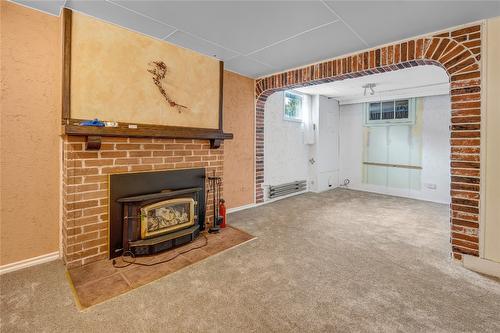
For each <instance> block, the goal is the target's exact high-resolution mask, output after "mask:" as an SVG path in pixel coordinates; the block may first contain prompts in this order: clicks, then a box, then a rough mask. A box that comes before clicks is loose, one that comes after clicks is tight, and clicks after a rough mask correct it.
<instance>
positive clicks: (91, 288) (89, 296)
mask: <svg viewBox="0 0 500 333" xmlns="http://www.w3.org/2000/svg"><path fill="white" fill-rule="evenodd" d="M75 289H76V292H77V294H78V299H79V301H80V304H81V305H82V306H83V307H89V306H91V305H94V304H97V303H101V302H103V301H105V300H108V299H110V298H112V297H115V296H118V295H121V294H123V293H125V292H127V291H129V290H131V289H132V288H131V287H130V286H129V284H128V283H127V282H126V281H125V280H124V279H123V277H122V276H121V274H119V273H117V274H114V275H111V276H108V277H106V278H104V279H100V280H95V281H93V282H90V283H86V284H84V285H82V286H79V287H76V286H75Z"/></svg>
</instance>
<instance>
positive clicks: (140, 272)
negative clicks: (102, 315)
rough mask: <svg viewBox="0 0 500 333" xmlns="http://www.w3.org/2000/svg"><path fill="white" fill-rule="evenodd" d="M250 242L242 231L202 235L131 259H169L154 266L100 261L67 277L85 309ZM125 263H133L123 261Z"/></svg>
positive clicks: (154, 260) (226, 229)
mask: <svg viewBox="0 0 500 333" xmlns="http://www.w3.org/2000/svg"><path fill="white" fill-rule="evenodd" d="M204 236H205V237H206V238H207V241H208V243H207V245H206V246H204V247H201V248H197V249H193V250H192V251H190V252H186V251H188V250H189V249H191V248H195V247H199V246H201V245H203V244H204V243H205V238H204ZM253 238H254V237H253V236H251V235H249V234H247V233H246V232H244V231H241V230H238V229H234V228H231V227H227V228H225V229H222V230H221V232H220V233H218V234H203V235H201V236H200V237H199V238H198V239H197V240H195V241H194V242H193V243H189V244H186V245H184V246H180V247H178V248H175V249H172V250H169V251H166V252H163V253H159V254H156V255H152V256H144V257H140V256H139V257H137V258H135V261H136V262H137V263H148V264H151V263H159V262H162V261H165V260H169V259H171V260H169V261H167V262H162V263H159V264H158V265H154V266H142V265H137V264H132V265H128V266H126V267H124V268H115V267H113V265H112V261H111V260H102V261H98V262H95V263H92V264H88V265H86V266H82V267H79V268H75V269H71V270H69V271H68V273H69V276H70V278H71V280H72V282H73V286H74V288H75V292H76V296H77V298H78V299H79V302H80V305H81V306H82V307H84V308H85V307H89V306H92V305H95V304H98V303H101V302H103V301H106V300H108V299H110V298H112V297H115V296H118V295H120V294H123V293H125V292H127V291H129V290H132V289H134V288H137V287H140V286H142V285H145V284H147V283H150V282H152V281H154V280H157V279H159V278H161V277H163V276H166V275H169V274H171V273H173V272H175V271H178V270H180V269H182V268H184V267H186V266H189V265H191V264H193V263H195V262H199V261H202V260H203V259H206V258H208V257H210V256H211V255H214V254H217V253H219V252H221V251H224V250H227V249H229V248H232V247H234V246H236V245H238V244H241V243H244V242H246V241H247V240H249V239H253ZM183 252H185V253H183ZM174 257H175V258H174ZM127 260H128V261H129V260H134V259H132V258H127ZM116 265H117V266H124V265H126V263H125V262H123V260H122V259H121V258H117V259H116Z"/></svg>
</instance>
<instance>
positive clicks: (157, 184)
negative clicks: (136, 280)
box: [109, 169, 205, 258]
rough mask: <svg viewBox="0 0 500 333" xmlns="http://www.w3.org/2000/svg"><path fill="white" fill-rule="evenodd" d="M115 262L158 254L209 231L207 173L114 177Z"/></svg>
mask: <svg viewBox="0 0 500 333" xmlns="http://www.w3.org/2000/svg"><path fill="white" fill-rule="evenodd" d="M109 184H110V189H109V193H110V251H109V253H110V258H114V257H117V256H119V255H121V254H123V253H125V252H130V253H132V254H133V255H150V254H155V253H158V252H161V251H164V250H167V249H171V248H173V247H176V246H179V245H182V244H185V243H188V242H190V241H193V240H194V239H195V238H196V237H198V235H199V233H200V231H201V230H203V229H204V227H205V223H204V222H205V195H204V194H205V169H186V170H170V171H158V172H142V173H128V174H115V175H110V181H109Z"/></svg>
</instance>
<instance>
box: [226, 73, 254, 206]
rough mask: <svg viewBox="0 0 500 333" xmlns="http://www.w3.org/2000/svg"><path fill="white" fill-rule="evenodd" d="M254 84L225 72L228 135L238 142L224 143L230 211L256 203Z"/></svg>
mask: <svg viewBox="0 0 500 333" xmlns="http://www.w3.org/2000/svg"><path fill="white" fill-rule="evenodd" d="M254 88H255V87H254V80H253V79H250V78H248V77H245V76H241V75H238V74H235V73H232V72H224V119H223V120H224V131H225V132H230V133H233V134H234V140H228V141H225V143H224V198H225V199H226V202H227V207H228V208H235V207H240V206H244V205H248V204H251V203H253V202H254V176H255V172H254V166H255V163H254V157H255V151H254V142H255V124H254V121H255V104H254V101H255V97H254V96H255V95H254Z"/></svg>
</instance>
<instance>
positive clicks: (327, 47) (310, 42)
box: [252, 22, 366, 71]
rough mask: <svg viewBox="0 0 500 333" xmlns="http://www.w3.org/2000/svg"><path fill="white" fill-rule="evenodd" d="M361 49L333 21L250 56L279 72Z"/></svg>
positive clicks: (361, 44) (345, 28)
mask: <svg viewBox="0 0 500 333" xmlns="http://www.w3.org/2000/svg"><path fill="white" fill-rule="evenodd" d="M364 48H366V46H365V45H364V44H363V43H362V42H361V41H360V40H359V39H358V38H357V37H356V36H355V35H354V34H353V33H352V32H351V31H350V30H349V29H348V28H347V27H346V26H345V25H344V24H343V23H341V22H337V23H332V24H330V25H327V26H324V27H321V28H318V29H316V30H314V31H310V32H308V33H305V34H303V35H300V36H297V37H295V38H292V39H289V40H287V41H285V42H283V43H280V44H277V45H274V46H271V47H269V48H266V49H264V50H262V51H259V52H257V53H255V54H252V57H253V58H255V59H257V60H259V61H261V62H264V63H266V64H270V65H271V66H273V67H274V68H276V69H277V70H279V71H281V70H285V69H290V68H293V67H297V66H302V65H307V64H310V63H313V62H317V61H321V60H326V59H329V58H333V57H337V56H340V55H344V54H346V53H350V52H354V51H357V50H361V49H364Z"/></svg>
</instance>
